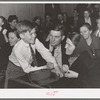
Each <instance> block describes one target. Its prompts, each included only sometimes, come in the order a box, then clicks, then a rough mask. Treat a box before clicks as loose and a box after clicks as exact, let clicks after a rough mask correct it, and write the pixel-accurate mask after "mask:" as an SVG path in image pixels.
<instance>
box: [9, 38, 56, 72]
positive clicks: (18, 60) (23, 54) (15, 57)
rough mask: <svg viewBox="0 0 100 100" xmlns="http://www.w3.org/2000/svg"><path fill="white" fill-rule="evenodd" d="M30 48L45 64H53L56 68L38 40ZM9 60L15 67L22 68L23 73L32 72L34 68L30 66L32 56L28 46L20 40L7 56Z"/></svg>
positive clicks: (53, 61)
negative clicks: (37, 53) (38, 54)
mask: <svg viewBox="0 0 100 100" xmlns="http://www.w3.org/2000/svg"><path fill="white" fill-rule="evenodd" d="M31 46H32V49H33V50H34V52H35V49H36V50H37V51H38V52H39V53H40V54H41V56H42V57H43V58H44V59H45V60H46V61H47V62H51V63H54V66H57V64H56V61H55V59H54V57H53V56H52V55H51V53H50V52H49V50H48V49H46V48H45V47H44V45H43V44H42V43H41V42H40V41H39V40H38V39H36V41H35V44H34V45H31ZM9 60H10V61H11V62H12V63H14V64H15V65H17V66H19V67H22V69H23V71H24V72H26V73H29V72H31V71H34V67H33V66H31V63H32V55H31V51H30V48H29V44H27V43H25V42H24V41H23V40H20V41H19V42H17V43H16V44H15V46H14V48H13V50H12V53H11V55H10V56H9Z"/></svg>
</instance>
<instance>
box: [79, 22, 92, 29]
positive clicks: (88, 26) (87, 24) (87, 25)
mask: <svg viewBox="0 0 100 100" xmlns="http://www.w3.org/2000/svg"><path fill="white" fill-rule="evenodd" d="M83 26H85V27H87V28H88V29H89V30H90V31H91V30H92V27H91V25H90V24H89V23H84V24H83V25H82V26H81V27H83ZM81 27H80V28H81Z"/></svg>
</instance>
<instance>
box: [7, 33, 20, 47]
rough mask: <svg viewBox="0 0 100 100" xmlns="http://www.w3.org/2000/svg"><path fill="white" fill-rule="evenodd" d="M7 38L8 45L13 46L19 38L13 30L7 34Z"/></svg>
mask: <svg viewBox="0 0 100 100" xmlns="http://www.w3.org/2000/svg"><path fill="white" fill-rule="evenodd" d="M8 38H9V44H10V46H14V45H15V44H16V43H17V42H18V41H19V38H18V37H17V36H16V35H15V34H14V33H13V32H10V33H9V34H8Z"/></svg>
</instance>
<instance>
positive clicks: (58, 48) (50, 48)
mask: <svg viewBox="0 0 100 100" xmlns="http://www.w3.org/2000/svg"><path fill="white" fill-rule="evenodd" d="M60 48H61V44H60V45H59V46H57V47H56V49H55V50H57V51H59V50H60ZM49 50H50V51H51V52H52V50H53V47H52V46H51V45H50V44H49Z"/></svg>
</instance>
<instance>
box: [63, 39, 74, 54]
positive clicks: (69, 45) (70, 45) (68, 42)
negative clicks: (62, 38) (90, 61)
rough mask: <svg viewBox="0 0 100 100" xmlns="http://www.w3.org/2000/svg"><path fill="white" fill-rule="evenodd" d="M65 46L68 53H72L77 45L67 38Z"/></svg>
mask: <svg viewBox="0 0 100 100" xmlns="http://www.w3.org/2000/svg"><path fill="white" fill-rule="evenodd" d="M65 48H66V54H67V55H71V54H72V53H73V51H74V50H75V45H74V44H73V42H72V41H71V40H70V39H69V38H67V40H66V45H65Z"/></svg>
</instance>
